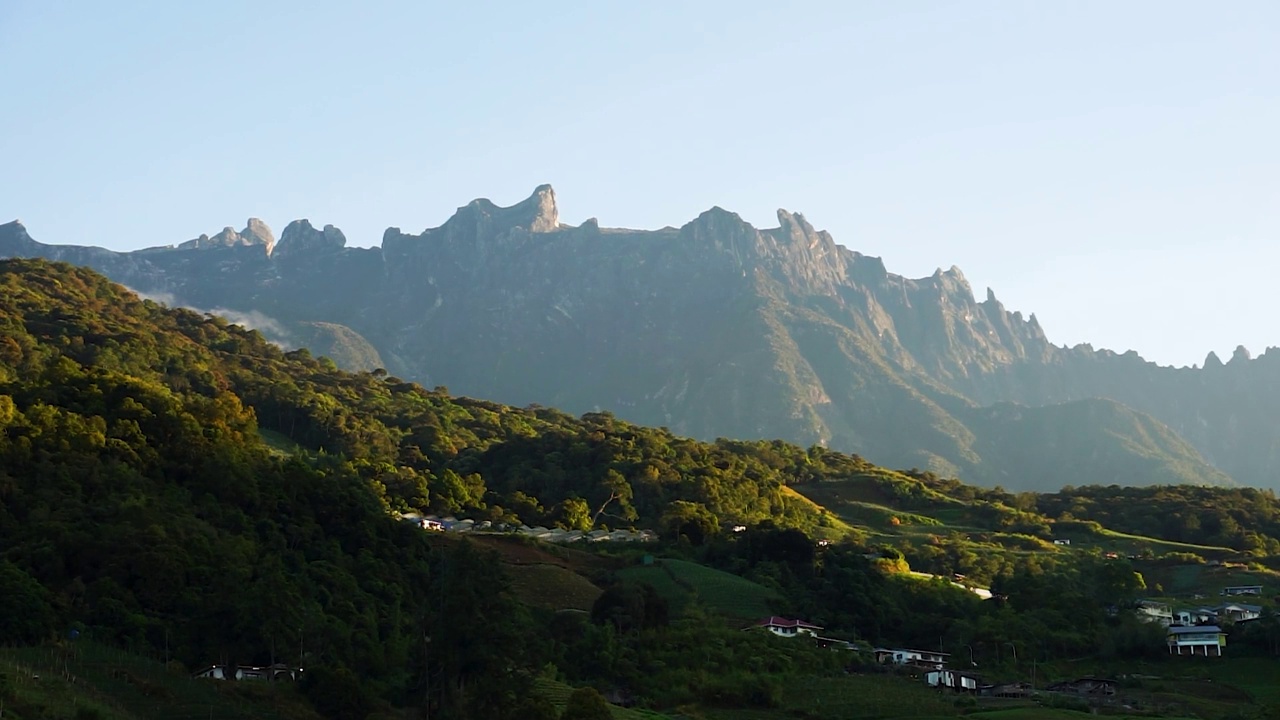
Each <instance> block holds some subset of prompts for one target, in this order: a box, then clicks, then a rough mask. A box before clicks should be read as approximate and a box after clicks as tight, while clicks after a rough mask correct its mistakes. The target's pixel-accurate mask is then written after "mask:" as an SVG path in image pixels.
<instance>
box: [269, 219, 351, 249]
mask: <svg viewBox="0 0 1280 720" xmlns="http://www.w3.org/2000/svg"><path fill="white" fill-rule="evenodd" d="M346 244H347V237H346V236H345V235H343V234H342V231H341V230H339V229H338V228H336V227H334V226H332V225H325V226H324V229H323V230H317V229H315V228H314V227H312V226H311V222H310V221H309V220H306V219H303V220H294V221H293V222H291V223H289V225H288V227H286V228H285V229H284V233H283V234H281V235H280V242H279V243H278V244H276V246H275V255H278V256H281V257H288V256H297V255H300V254H302V253H309V252H322V251H326V250H341V249H342V248H343V247H345V246H346Z"/></svg>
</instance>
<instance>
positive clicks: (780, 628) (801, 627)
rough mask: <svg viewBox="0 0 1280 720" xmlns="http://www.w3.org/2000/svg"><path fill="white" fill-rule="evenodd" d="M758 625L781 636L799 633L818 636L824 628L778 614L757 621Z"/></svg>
mask: <svg viewBox="0 0 1280 720" xmlns="http://www.w3.org/2000/svg"><path fill="white" fill-rule="evenodd" d="M756 627H762V628H764V629H765V630H768V631H769V632H771V633H773V634H774V635H779V636H781V637H796V636H797V635H810V636H813V637H816V636H817V635H818V631H819V630H821V629H822V628H821V627H819V626H818V625H813V624H811V623H807V622H805V621H803V620H790V619H787V618H784V617H778V616H776V615H770V616H769V617H767V618H765V619H764V620H761V621H760V622H758V623H756Z"/></svg>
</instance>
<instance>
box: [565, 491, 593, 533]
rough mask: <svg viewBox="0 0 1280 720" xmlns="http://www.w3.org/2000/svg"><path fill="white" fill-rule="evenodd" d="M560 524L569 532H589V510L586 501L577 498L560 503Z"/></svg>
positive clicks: (590, 523)
mask: <svg viewBox="0 0 1280 720" xmlns="http://www.w3.org/2000/svg"><path fill="white" fill-rule="evenodd" d="M560 524H562V525H564V526H565V527H566V528H568V529H569V530H590V529H591V525H592V522H591V508H590V507H588V506H587V501H586V500H583V499H582V498H578V497H571V498H565V500H564V502H562V503H560Z"/></svg>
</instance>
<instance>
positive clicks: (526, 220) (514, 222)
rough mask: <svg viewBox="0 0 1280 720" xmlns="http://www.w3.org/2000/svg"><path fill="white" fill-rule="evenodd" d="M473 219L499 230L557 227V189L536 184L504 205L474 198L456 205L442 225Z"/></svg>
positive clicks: (468, 221)
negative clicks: (528, 192) (520, 198)
mask: <svg viewBox="0 0 1280 720" xmlns="http://www.w3.org/2000/svg"><path fill="white" fill-rule="evenodd" d="M474 222H484V223H490V224H492V225H493V226H495V229H497V230H499V231H502V230H506V229H509V228H515V227H519V228H524V229H525V230H528V231H529V232H535V233H540V232H551V231H553V230H556V229H558V228H559V227H560V209H559V208H558V207H557V206H556V191H555V189H554V188H552V187H551V186H550V185H547V184H543V185H539V186H538V187H536V188H534V189H533V193H532V194H531V195H529V197H527V198H525V199H524V200H521V201H520V202H518V203H516V204H515V205H509V206H507V207H502V206H500V205H497V204H495V203H494V202H493V201H492V200H489V199H488V198H476V199H475V200H472V201H471V202H469V203H467V204H466V205H463V206H462V207H460V208H458V210H457V212H455V213H454V214H453V217H451V218H449V220H448V221H446V222H445V225H449V224H450V223H468V224H469V223H474ZM442 227H443V226H442Z"/></svg>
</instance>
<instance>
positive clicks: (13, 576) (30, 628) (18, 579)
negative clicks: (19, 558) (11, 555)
mask: <svg viewBox="0 0 1280 720" xmlns="http://www.w3.org/2000/svg"><path fill="white" fill-rule="evenodd" d="M53 624H54V618H53V610H52V609H51V608H50V606H49V601H48V593H47V592H46V591H45V589H44V587H43V586H41V585H40V583H38V582H36V581H35V579H34V578H32V577H31V576H30V575H28V574H27V573H26V572H24V571H23V570H22V569H21V568H19V567H18V566H16V565H14V564H13V563H11V562H9V561H7V560H0V643H5V644H8V643H16V644H19V645H29V644H35V643H38V642H40V641H41V640H43V639H44V638H46V637H47V636H48V635H49V633H50V632H52V630H53Z"/></svg>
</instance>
